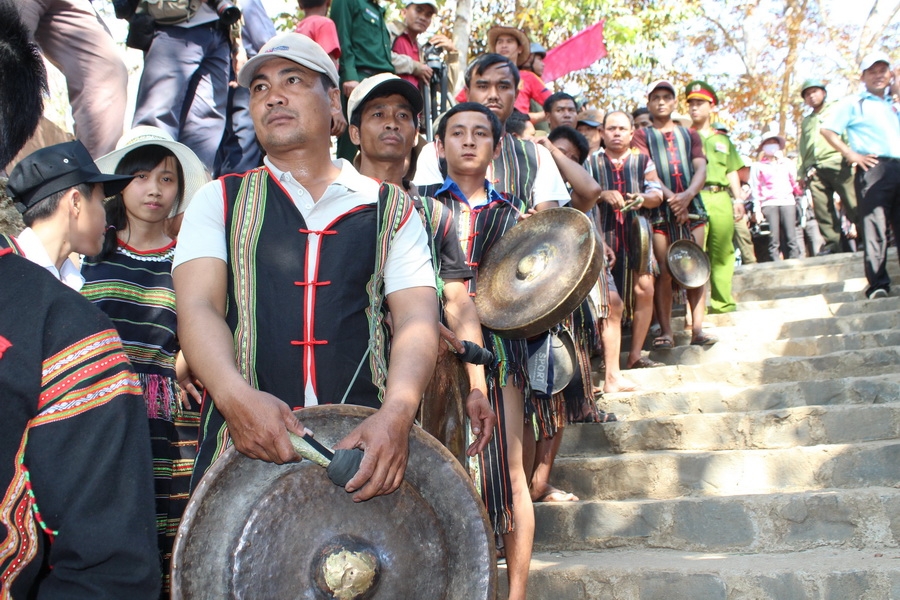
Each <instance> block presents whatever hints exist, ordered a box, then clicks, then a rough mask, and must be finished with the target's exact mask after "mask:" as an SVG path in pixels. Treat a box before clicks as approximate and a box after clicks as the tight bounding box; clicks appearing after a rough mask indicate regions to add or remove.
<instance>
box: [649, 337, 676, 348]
mask: <svg viewBox="0 0 900 600" xmlns="http://www.w3.org/2000/svg"><path fill="white" fill-rule="evenodd" d="M674 347H675V343H674V342H673V341H672V338H668V337H665V336H662V335H661V336H659V337H658V338H656V339H655V340H653V349H654V350H671V349H672V348H674Z"/></svg>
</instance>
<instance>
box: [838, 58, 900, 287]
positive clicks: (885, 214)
mask: <svg viewBox="0 0 900 600" xmlns="http://www.w3.org/2000/svg"><path fill="white" fill-rule="evenodd" d="M860 68H861V70H862V82H863V84H864V85H865V86H866V89H865V91H863V92H861V93H859V94H856V95H853V96H849V97H847V98H844V99H843V100H841V101H840V103H839V104H838V105H837V106H835V107H834V110H832V111H831V112H830V113H829V115H828V117H827V118H826V121H825V122H824V123H823V124H822V129H821V131H822V136H823V137H824V138H825V139H826V140H827V141H828V143H829V144H831V145H832V146H834V148H835V149H836V150H837V151H838V152H840V153H841V156H843V157H844V160H846V161H847V162H848V163H850V164H851V165H853V166H855V167H856V175H855V185H856V197H857V198H858V200H859V214H860V220H861V222H862V234H863V241H864V244H865V246H864V247H865V258H864V264H865V269H866V279H867V280H868V282H869V286H868V288H867V289H866V297H868V298H870V299H872V298H884V297H886V296H887V295H888V293H889V292H890V289H891V278H890V276H888V273H887V265H886V263H887V244H888V242H887V223H888V222H889V221H890V223H891V225H892V227H893V230H894V237H895V238H896V239H897V240H898V244H900V236H898V235H897V234H898V233H900V115H898V112H897V106H898V105H897V103H896V99H897V93H898V88H897V82H895V81H894V80H893V78H892V73H891V68H890V59H888V57H887V56H886V55H885V54H883V53H875V54H870V55H869V56H867V57H866V58H865V59H864V60H863V62H862V64H861V65H860ZM889 86H890V90H888V88H889ZM886 92H887V93H886ZM843 134H846V136H847V142H846V143H845V142H844V141H843V140H842V139H841V135H843Z"/></svg>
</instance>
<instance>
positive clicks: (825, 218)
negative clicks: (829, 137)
mask: <svg viewBox="0 0 900 600" xmlns="http://www.w3.org/2000/svg"><path fill="white" fill-rule="evenodd" d="M800 95H801V96H802V97H803V101H804V102H805V103H806V105H807V106H809V107H810V108H812V112H811V113H809V114H808V115H806V116H805V117H804V118H803V122H802V123H801V125H800V160H799V161H798V166H797V181H802V182H803V183H804V185H806V186H808V187H809V191H810V192H811V193H812V201H813V211H814V212H815V214H816V221H818V223H819V231H821V232H822V237H823V238H825V246H824V247H823V248H822V250H821V252H820V254H831V253H832V252H840V251H841V219H840V216H839V215H838V214H837V213H836V211H835V208H834V194H835V192H837V194H838V196H840V198H841V204H842V205H843V207H844V211H845V212H846V214H847V218H848V219H849V220H850V222H851V223H854V224H857V212H856V189H855V188H854V187H853V169H852V168H851V167H850V165H849V164H847V161H845V160H844V159H843V158H842V157H841V153H840V152H838V151H837V150H835V149H834V148H833V147H832V146H831V144H829V143H828V142H827V141H826V140H825V138H824V137H822V134H821V133H819V128H820V127H821V126H822V123H823V122H824V121H825V117H826V113H827V111H828V108H829V106H830V103H826V102H825V98H826V91H825V84H824V83H823V82H822V81H819V80H818V79H807V80H806V81H804V82H803V87H801V88H800ZM857 225H858V224H857Z"/></svg>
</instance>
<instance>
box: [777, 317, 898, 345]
mask: <svg viewBox="0 0 900 600" xmlns="http://www.w3.org/2000/svg"><path fill="white" fill-rule="evenodd" d="M898 324H900V311H896V310H889V311H884V312H876V313H861V314H855V315H849V316H846V317H825V318H814V319H805V320H802V321H788V322H785V323H783V324H782V325H781V332H780V335H779V338H780V339H787V338H792V337H807V336H810V335H843V334H846V333H855V332H858V331H878V330H880V329H891V328H895V327H897V326H898Z"/></svg>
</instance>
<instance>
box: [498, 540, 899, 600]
mask: <svg viewBox="0 0 900 600" xmlns="http://www.w3.org/2000/svg"><path fill="white" fill-rule="evenodd" d="M898 559H900V551H897V550H895V549H890V550H884V551H873V550H852V549H845V550H841V549H835V548H817V549H815V550H808V551H806V552H789V553H781V554H778V553H764V554H744V553H731V554H728V553H718V552H717V553H703V552H683V551H680V550H665V549H618V550H600V551H595V552H552V553H539V554H536V555H535V557H534V560H532V563H531V575H530V576H529V578H528V600H557V599H559V600H600V599H602V600H897V599H900V560H898ZM499 581H500V586H499V587H500V590H499V594H500V595H499V596H498V597H501V598H505V597H506V594H507V586H506V568H505V567H501V572H500V577H499Z"/></svg>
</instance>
